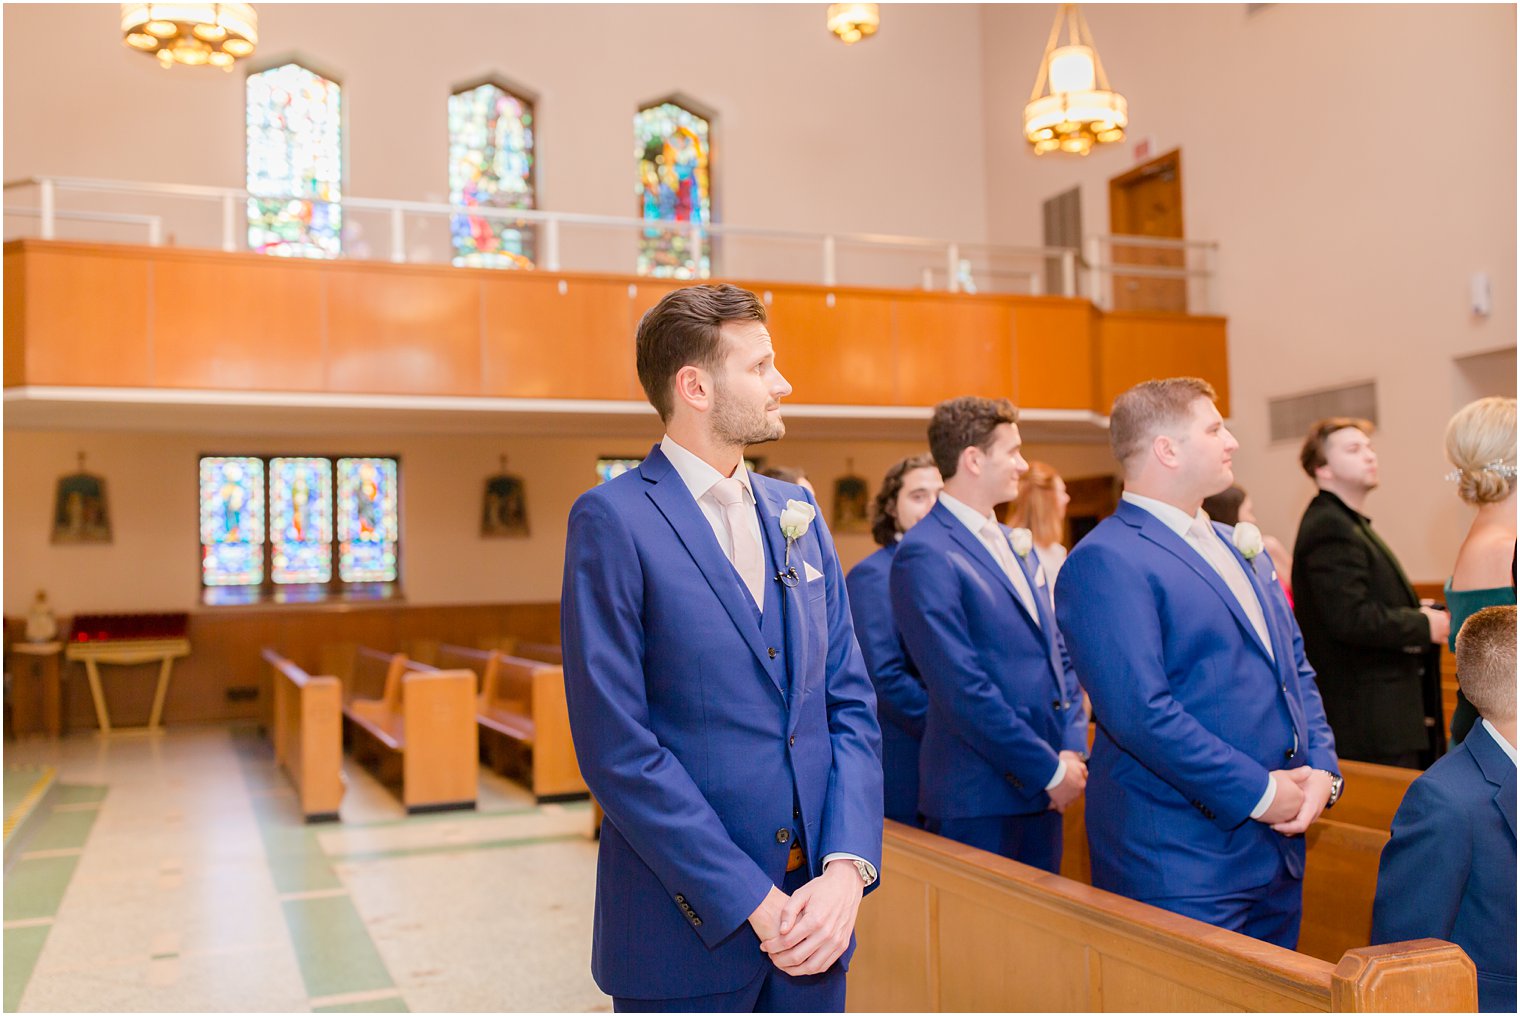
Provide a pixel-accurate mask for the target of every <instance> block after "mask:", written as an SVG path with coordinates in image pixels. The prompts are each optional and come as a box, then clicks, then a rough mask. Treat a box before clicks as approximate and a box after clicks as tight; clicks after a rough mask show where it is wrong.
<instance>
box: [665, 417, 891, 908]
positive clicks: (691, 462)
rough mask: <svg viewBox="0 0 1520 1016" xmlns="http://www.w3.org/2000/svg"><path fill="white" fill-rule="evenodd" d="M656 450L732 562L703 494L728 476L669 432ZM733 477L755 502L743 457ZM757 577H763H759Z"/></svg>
mask: <svg viewBox="0 0 1520 1016" xmlns="http://www.w3.org/2000/svg"><path fill="white" fill-rule="evenodd" d="M660 451H662V452H664V453H665V457H666V458H667V459H669V460H670V464H671V466H673V467H674V468H675V471H676V473H677V475H679V476H680V477H681V482H682V483H684V484H686V489H687V490H689V491H691V496H692V498H694V499H695V500H696V502H697V507H698V508H701V509H702V516H703V518H705V519H707V524H708V525H709V526H712V531H713V535H714V536H716V537H717V538H718V546H719V547H721V548H722V549H723V556H724V557H726V558H728V560H729V563H730V564H732V563H733V560H734V538H733V534H732V533H730V532H729V530H728V519H727V518H726V517H725V516H724V514H723V509H722V508H720V507H718V505H717V503H716V502H714V501H713V499H712V498H710V497H708V496H707V492H708V491H710V490H712V487H713V484H715V483H717V482H718V481H719V480H724V479H728V477H725V476H724V475H723V474H722V473H720V472H718V471H717V470H716V469H714V468H713V467H712V466H711V465H709V464H708V463H706V462H704V461H703V460H702V459H701V458H699V457H698V456H697V455H696V454H695V453H694V452H690V451H687V450H686V449H685V448H683V447H681V446H680V445H679V444H677V443H676V441H675V439H674V438H672V437H671V436H670V435H669V434H666V435H665V436H664V437H662V438H661V439H660ZM733 479H735V480H738V481H739V483H740V484H741V485H742V486H743V487H744V490H745V493H746V494H747V495H748V497H749V503H750V506H751V507H753V506H754V504H755V488H754V487H753V486H752V485H751V484H750V479H749V470H748V469H747V468H745V465H744V459H743V458H741V459H739V466H738V468H736V469H735V470H734V475H733ZM745 515H746V518H747V519H748V522H749V525H750V526H751V527H753V528H752V529H751V532H752V533H753V535H754V538H755V542H756V543H757V544H758V545H759V546H760V548H761V553H762V554H763V553H764V548H765V540H764V539H763V538H762V535H761V532H760V516H759V514H758V513H756V512H753V511H751V512H746V513H745ZM740 578H744V576H740ZM761 581H762V582H763V581H764V580H763V578H762V580H761ZM745 586H746V587H747V588H749V589H750V596H751V597H752V598H754V599H755V601H756V602H755V606H757V607H759V608H760V609H761V610H764V609H765V606H764V604H763V603H762V602H760V598H759V597H756V596H755V593H754V589H755V588H756V587H755V586H754V585H751V584H750V583H749V582H748V581H746V582H745ZM759 588H764V586H763V585H762V586H760V587H759ZM838 858H844V859H845V860H849V861H860V862H862V863H864V864H865V866H866V867H867V868H868V869H870V873H871V881H872V882H874V881H876V867H875V866H874V865H873V864H871V862H870V861H867V860H866V859H865V858H864V857H861V856H860V855H858V854H846V853H840V852H835V853H832V854H828V855H826V856H825V857H824V859H823V866H824V867H825V868H826V867H828V864H829V862H830V861H833V860H836V859H838Z"/></svg>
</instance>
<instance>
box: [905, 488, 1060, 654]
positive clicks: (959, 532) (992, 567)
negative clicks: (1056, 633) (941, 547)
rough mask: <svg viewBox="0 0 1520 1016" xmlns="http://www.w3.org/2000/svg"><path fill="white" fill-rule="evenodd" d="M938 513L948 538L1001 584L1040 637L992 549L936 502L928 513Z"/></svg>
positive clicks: (1016, 607) (1031, 587)
mask: <svg viewBox="0 0 1520 1016" xmlns="http://www.w3.org/2000/svg"><path fill="white" fill-rule="evenodd" d="M938 513H943V514H940V515H939V516H938V521H939V522H940V524H941V525H943V526H944V527H945V528H946V529H948V530H949V531H950V539H952V540H954V541H955V542H956V543H958V544H960V545H961V547H962V549H964V550H965V551H966V553H968V554H970V555H971V559H972V560H973V561H975V562H977V564H979V565H981V568H982V571H984V572H986V573H987V575H988V577H990V578H991V579H992V580H993V581H994V582H997V583H999V584H1001V585H1002V587H1003V588H1004V589H1005V590H1007V591H1008V595H1009V596H1011V597H1013V603H1014V607H1015V609H1017V610H1018V613H1019V616H1020V617H1022V618H1023V619H1024V621H1025V622H1026V623H1027V624H1028V625H1029V626H1030V627H1031V628H1033V629H1035V635H1036V637H1040V636H1041V635H1042V633H1041V632H1040V631H1039V630H1038V629H1039V625H1037V624H1035V620H1034V618H1033V617H1031V616H1030V615H1029V608H1027V607H1025V606H1024V600H1023V598H1022V597H1020V596H1019V591H1018V590H1017V589H1015V588H1014V587H1013V579H1011V578H1009V577H1008V573H1007V572H1005V571H1003V566H1002V565H1000V564H998V563H997V558H995V557H993V556H992V551H990V550H988V549H987V545H986V544H985V543H983V542H982V539H981V537H979V536H977V535H976V534H975V533H973V532H971V530H969V529H967V528H966V526H965V525H964V524H963V523H962V522H961V520H960V519H958V518H956V517H955V515H954V514H952V513H951V511H950V509H949V508H946V507H945V506H944V505H942V504H936V505H935V506H934V511H933V512H931V513H930V514H931V516H934V515H936V514H938ZM999 528H1001V527H999ZM1003 538H1004V539H1005V540H1006V539H1007V535H1006V534H1004V537H1003ZM1008 552H1009V553H1010V554H1012V553H1013V547H1012V545H1010V546H1009V548H1008ZM1013 557H1014V560H1018V555H1017V554H1014V555H1013ZM1033 588H1034V583H1033V582H1031V583H1030V589H1031V590H1032V589H1033ZM1035 599H1036V600H1038V599H1039V597H1038V596H1036V597H1035Z"/></svg>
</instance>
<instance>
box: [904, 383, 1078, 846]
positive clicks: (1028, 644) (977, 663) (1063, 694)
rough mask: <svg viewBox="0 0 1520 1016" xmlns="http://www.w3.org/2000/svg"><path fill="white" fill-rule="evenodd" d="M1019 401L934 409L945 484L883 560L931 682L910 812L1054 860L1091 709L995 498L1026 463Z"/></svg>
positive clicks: (962, 836)
mask: <svg viewBox="0 0 1520 1016" xmlns="http://www.w3.org/2000/svg"><path fill="white" fill-rule="evenodd" d="M1021 446H1022V440H1021V439H1020V437H1019V427H1018V411H1017V410H1016V409H1014V407H1013V404H1012V403H1011V402H1009V401H1008V400H1007V399H982V398H975V397H966V398H959V399H951V400H950V401H948V402H942V403H940V404H939V405H938V406H936V407H934V416H933V418H932V419H931V420H930V422H929V451H930V453H931V454H932V455H933V456H934V461H935V463H936V464H937V465H938V466H939V471H940V473H941V474H942V475H943V476H944V480H945V489H944V490H943V491H941V492H940V496H939V503H938V504H936V505H935V506H934V509H933V510H932V511H931V512H929V514H928V516H927V517H926V518H925V519H924V520H923V521H922V522H920V523H918V525H916V526H914V527H913V528H912V529H911V530H909V531H908V533H907V535H906V536H904V537H903V539H902V544H901V546H900V547H899V548H898V550H897V554H896V556H895V557H894V558H893V560H892V572H891V579H890V583H891V592H892V616H893V618H894V620H896V622H897V628H898V631H900V632H901V633H902V638H903V642H904V643H905V644H906V645H907V647H908V654H909V656H911V657H912V659H913V661H914V663H916V664H917V665H918V669H919V672H920V673H921V674H922V675H923V679H924V684H925V686H926V687H927V688H928V692H929V714H928V719H927V722H926V723H925V725H924V743H923V752H922V754H921V756H920V761H919V776H920V780H921V782H920V787H919V796H918V799H919V810H920V811H921V812H923V814H924V827H925V828H926V829H928V830H929V831H930V832H933V833H938V834H939V835H941V836H945V837H948V838H950V839H952V840H957V841H959V842H961V843H967V844H970V845H971V846H974V847H980V848H981V849H983V850H990V851H992V852H993V853H997V854H1002V855H1003V856H1005V857H1011V858H1013V859H1014V860H1016V861H1022V862H1023V863H1025V864H1030V865H1034V866H1035V867H1038V868H1044V869H1045V870H1046V871H1052V872H1054V871H1059V870H1060V867H1061V812H1062V811H1064V810H1065V808H1066V806H1067V805H1068V804H1070V803H1071V802H1072V801H1074V800H1076V798H1077V795H1079V794H1081V793H1082V788H1083V786H1084V785H1085V784H1086V782H1087V765H1086V763H1085V761H1084V754H1083V753H1084V751H1085V749H1086V747H1087V717H1086V716H1085V715H1084V713H1083V709H1082V692H1081V689H1080V688H1078V687H1077V682H1076V679H1075V676H1074V675H1073V673H1072V670H1071V665H1070V663H1069V662H1068V661H1067V658H1066V649H1065V647H1064V646H1063V645H1062V642H1061V634H1060V632H1059V631H1058V630H1057V628H1056V623H1055V618H1054V617H1053V616H1052V614H1051V611H1050V599H1049V592H1048V591H1047V588H1046V585H1045V577H1044V573H1043V572H1042V570H1041V569H1040V562H1039V558H1038V556H1037V555H1036V554H1035V553H1034V551H1033V549H1032V546H1031V542H1032V541H1030V540H1029V539H1027V537H1028V536H1029V533H1028V531H1027V530H1023V531H1020V532H1021V534H1022V536H1023V537H1024V539H1022V540H1021V542H1020V543H1019V545H1018V546H1017V547H1015V545H1014V544H1013V543H1012V542H1010V539H1009V537H1010V535H1011V531H1010V530H1009V529H1008V528H1007V527H1006V526H1003V525H1001V524H1000V523H999V522H998V521H997V516H996V515H995V514H994V513H993V509H994V508H995V507H996V506H997V505H999V504H1001V503H1003V502H1005V501H1011V500H1013V498H1014V497H1015V496H1017V494H1018V492H1019V478H1020V477H1021V476H1023V475H1024V474H1025V473H1026V472H1028V471H1029V464H1028V463H1027V462H1025V461H1024V456H1023V455H1022V454H1020V451H1019V449H1020V447H1021Z"/></svg>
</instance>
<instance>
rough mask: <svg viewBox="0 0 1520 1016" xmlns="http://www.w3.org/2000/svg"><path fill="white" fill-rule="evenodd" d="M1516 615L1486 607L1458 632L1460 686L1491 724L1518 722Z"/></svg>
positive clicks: (1509, 609)
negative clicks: (1516, 715)
mask: <svg viewBox="0 0 1520 1016" xmlns="http://www.w3.org/2000/svg"><path fill="white" fill-rule="evenodd" d="M1515 613H1516V611H1515V608H1514V607H1513V606H1504V607H1484V608H1483V609H1482V610H1480V611H1478V612H1477V613H1476V614H1473V615H1472V616H1470V617H1469V618H1468V619H1467V620H1466V621H1465V622H1463V624H1462V630H1461V631H1459V632H1457V684H1458V685H1460V686H1461V688H1462V694H1464V695H1466V696H1467V700H1468V701H1469V702H1471V703H1472V704H1473V706H1474V707H1475V708H1476V709H1477V710H1478V712H1479V713H1481V714H1483V716H1484V717H1486V718H1487V719H1489V720H1494V721H1501V722H1502V721H1504V720H1512V719H1514V718H1515Z"/></svg>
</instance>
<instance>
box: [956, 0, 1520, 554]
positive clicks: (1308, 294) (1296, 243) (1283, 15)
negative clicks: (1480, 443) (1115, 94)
mask: <svg viewBox="0 0 1520 1016" xmlns="http://www.w3.org/2000/svg"><path fill="white" fill-rule="evenodd" d="M1083 10H1084V12H1085V13H1086V15H1087V20H1088V23H1089V25H1090V27H1091V29H1092V32H1093V35H1094V37H1095V39H1096V40H1097V44H1098V50H1099V53H1100V54H1101V55H1102V58H1103V63H1104V66H1105V68H1106V69H1107V71H1108V74H1109V78H1110V80H1111V82H1112V84H1113V86H1114V87H1115V88H1116V89H1118V90H1119V91H1121V92H1122V93H1123V94H1124V95H1125V96H1126V97H1127V98H1128V99H1129V105H1130V116H1131V123H1130V138H1129V139H1128V140H1127V141H1126V142H1125V143H1123V144H1122V145H1119V146H1114V150H1100V151H1097V152H1094V153H1093V154H1092V155H1091V156H1089V157H1088V158H1086V159H1085V160H1084V159H1075V158H1061V157H1058V156H1044V157H1041V158H1036V157H1035V156H1034V155H1033V154H1032V153H1031V152H1029V151H1028V149H1027V146H1026V145H1025V144H1024V142H1023V141H1022V139H1021V137H1020V135H1019V131H1018V129H1017V127H1016V126H1015V125H1016V124H1017V123H1018V122H1019V115H1020V112H1021V110H1022V107H1023V104H1024V103H1025V102H1026V101H1027V99H1028V95H1029V88H1030V86H1031V84H1032V83H1033V80H1034V70H1035V68H1036V67H1037V65H1038V61H1039V57H1040V52H1041V49H1042V47H1043V46H1044V44H1045V38H1046V36H1047V34H1048V33H1049V30H1050V23H1051V18H1052V16H1053V11H1052V10H1051V8H1050V7H1049V6H1048V5H1038V6H1032V7H1025V6H989V7H986V8H984V24H985V27H986V31H985V32H984V34H983V43H982V67H983V75H984V81H985V88H986V103H987V122H988V129H987V179H988V181H989V182H990V186H989V193H988V214H989V221H990V229H991V235H992V239H993V240H994V241H995V242H1002V243H1031V242H1037V241H1038V240H1039V238H1040V228H1041V225H1040V223H1041V220H1040V205H1041V202H1042V201H1044V200H1045V199H1046V198H1049V197H1051V196H1053V195H1055V194H1058V193H1060V192H1062V191H1065V190H1067V189H1069V188H1071V187H1072V186H1074V185H1080V186H1081V188H1082V206H1083V207H1082V215H1083V228H1084V231H1085V232H1087V233H1097V232H1107V230H1108V180H1109V179H1110V178H1112V177H1114V176H1117V175H1118V174H1120V173H1122V172H1124V171H1125V170H1127V169H1129V168H1130V167H1131V166H1132V165H1133V164H1134V162H1133V157H1132V146H1131V144H1130V143H1129V142H1131V141H1137V140H1140V139H1144V138H1151V139H1153V141H1154V144H1153V146H1152V151H1153V153H1154V154H1160V153H1162V152H1166V151H1170V150H1171V149H1173V148H1178V147H1180V148H1181V150H1182V180H1183V204H1184V209H1183V210H1184V215H1185V221H1186V229H1187V235H1188V236H1189V237H1191V238H1195V239H1209V240H1217V241H1219V243H1220V245H1221V251H1220V255H1219V257H1220V264H1221V272H1220V277H1219V281H1218V293H1217V306H1218V307H1219V309H1220V310H1221V312H1222V313H1224V314H1226V315H1228V317H1229V319H1230V384H1231V393H1232V405H1233V413H1234V417H1233V419H1232V420H1231V425H1232V427H1233V428H1234V430H1235V433H1236V434H1237V436H1238V437H1239V438H1240V440H1241V451H1240V453H1239V454H1238V456H1237V457H1236V462H1237V477H1238V478H1239V480H1240V482H1241V483H1242V485H1243V486H1245V487H1246V488H1247V489H1248V490H1249V491H1250V492H1251V495H1252V498H1253V500H1254V501H1255V503H1256V505H1257V509H1258V513H1259V514H1260V515H1261V516H1262V518H1263V522H1264V525H1265V528H1266V529H1267V530H1268V531H1269V532H1273V533H1276V534H1278V535H1279V536H1280V537H1281V538H1283V539H1285V540H1288V541H1290V545H1291V539H1292V537H1293V534H1294V532H1295V531H1296V529H1297V525H1298V518H1299V515H1300V514H1301V512H1302V510H1303V506H1304V504H1305V503H1306V502H1307V501H1308V499H1309V497H1310V496H1311V495H1312V493H1313V487H1312V485H1311V484H1310V482H1309V481H1308V480H1307V479H1306V478H1305V477H1304V476H1303V474H1302V473H1301V472H1300V471H1299V470H1298V467H1297V464H1296V460H1297V443H1296V442H1287V443H1280V444H1271V443H1269V442H1268V440H1267V400H1268V399H1269V398H1272V397H1276V396H1280V395H1288V394H1295V393H1299V392H1304V391H1311V390H1314V389H1317V388H1327V387H1334V386H1337V385H1340V384H1343V383H1349V382H1356V381H1365V380H1368V379H1375V380H1376V381H1377V383H1378V396H1379V411H1380V414H1381V417H1382V421H1381V423H1382V430H1381V433H1380V434H1379V436H1378V446H1379V452H1380V457H1381V461H1382V489H1381V490H1380V491H1379V492H1377V493H1376V494H1374V495H1373V497H1372V499H1371V501H1370V503H1369V512H1370V514H1372V515H1373V517H1374V519H1375V520H1376V523H1377V525H1378V528H1379V530H1380V531H1381V532H1382V533H1383V535H1384V536H1385V537H1386V538H1387V540H1388V542H1389V543H1390V544H1391V545H1392V546H1393V547H1394V549H1395V550H1396V551H1397V552H1398V553H1399V555H1400V556H1401V557H1402V558H1403V561H1404V564H1405V566H1406V569H1407V570H1408V572H1409V574H1410V576H1411V578H1413V579H1415V580H1439V579H1441V578H1443V577H1444V576H1445V575H1446V574H1448V573H1449V570H1450V565H1451V562H1452V560H1453V559H1454V558H1455V555H1456V548H1457V545H1458V543H1459V542H1460V540H1461V537H1462V534H1463V532H1464V531H1465V528H1466V524H1467V520H1468V513H1467V512H1466V511H1465V510H1464V509H1463V508H1462V507H1461V506H1460V504H1459V503H1458V502H1457V500H1456V498H1455V496H1454V495H1453V492H1452V489H1451V488H1450V486H1449V485H1447V484H1445V483H1443V482H1442V480H1441V475H1442V474H1443V473H1444V472H1445V471H1446V469H1447V468H1448V467H1447V466H1446V465H1445V462H1444V459H1443V457H1442V453H1441V434H1442V431H1443V428H1444V427H1445V424H1446V420H1447V418H1448V416H1449V415H1450V413H1451V412H1452V409H1453V401H1454V397H1467V396H1468V395H1470V394H1471V393H1470V391H1469V387H1468V381H1467V379H1464V378H1463V377H1461V376H1460V374H1461V372H1460V371H1459V368H1458V367H1457V366H1456V365H1455V364H1454V363H1453V361H1454V359H1455V358H1457V357H1463V356H1467V355H1469V354H1472V353H1478V352H1482V351H1486V350H1493V349H1498V348H1503V347H1509V348H1511V349H1512V348H1513V347H1514V345H1515V267H1516V266H1515V212H1516V209H1515V132H1514V124H1515V8H1514V7H1513V5H1493V6H1486V7H1477V6H1464V5H1447V4H1443V5H1440V6H1389V5H1378V4H1372V5H1364V6H1329V5H1318V4H1309V5H1297V4H1273V5H1269V6H1267V7H1265V8H1264V9H1263V10H1261V11H1259V12H1257V13H1255V14H1247V12H1246V5H1245V4H1218V5H1187V6H1181V5H1150V4H1142V5H1134V6H1115V5H1083ZM1480 271H1481V272H1487V273H1488V274H1489V275H1490V277H1491V279H1492V281H1493V295H1494V300H1493V303H1494V312H1493V315H1492V317H1490V318H1488V319H1487V320H1481V319H1475V318H1473V317H1472V316H1471V314H1470V313H1469V312H1468V279H1469V276H1470V275H1471V274H1472V273H1474V272H1480ZM1513 364H1514V360H1513V356H1512V355H1511V357H1510V358H1509V360H1508V365H1509V369H1510V370H1511V371H1512V370H1513ZM1492 384H1493V385H1494V388H1493V390H1494V391H1496V392H1498V391H1504V390H1507V391H1508V392H1510V393H1513V391H1514V379H1513V378H1512V377H1496V378H1494V379H1493V381H1492ZM1458 393H1460V394H1458Z"/></svg>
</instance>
